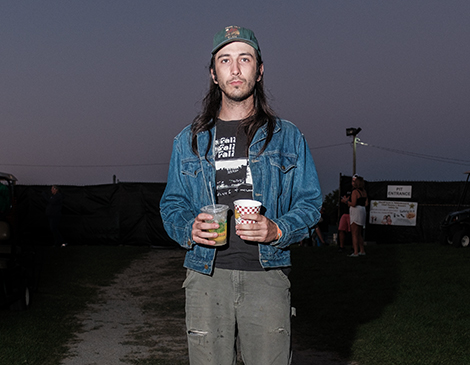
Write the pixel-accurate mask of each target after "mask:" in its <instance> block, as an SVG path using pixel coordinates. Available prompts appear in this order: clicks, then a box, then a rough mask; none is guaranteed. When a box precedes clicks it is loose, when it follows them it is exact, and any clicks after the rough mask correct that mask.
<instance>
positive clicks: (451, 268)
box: [0, 244, 470, 365]
mask: <svg viewBox="0 0 470 365" xmlns="http://www.w3.org/2000/svg"><path fill="white" fill-rule="evenodd" d="M148 250H149V248H145V247H126V246H118V247H111V246H100V247H96V246H78V247H74V246H72V247H67V248H66V249H59V248H44V249H43V250H42V252H40V255H39V256H41V257H42V275H41V279H40V282H39V291H38V292H37V293H36V296H35V297H34V302H33V305H32V308H31V309H30V310H28V311H25V312H10V311H8V310H5V309H3V310H1V311H0V349H1V350H0V364H2V365H3V364H8V365H16V364H30V365H44V364H47V365H49V364H51V365H52V364H59V362H60V359H61V358H62V356H63V354H64V351H65V344H66V343H67V341H68V340H69V339H71V338H72V335H73V333H74V332H75V331H76V330H77V329H78V328H79V327H78V326H79V324H78V323H76V320H75V318H74V315H75V314H76V313H79V312H80V311H82V310H83V309H84V308H85V306H86V303H87V302H90V301H96V300H97V289H98V288H99V287H100V286H105V285H109V284H110V283H111V282H112V279H113V277H114V274H115V273H116V272H121V271H122V270H123V269H124V268H126V267H127V266H128V265H129V263H130V262H131V261H132V260H133V259H135V258H138V257H139V256H140V255H142V254H144V253H145V252H147V251H148ZM292 258H293V270H292V273H291V281H292V304H293V306H295V307H296V308H297V316H296V317H295V318H294V319H293V331H294V336H295V337H296V339H297V340H299V341H300V342H301V345H302V346H303V347H304V348H310V349H311V348H314V349H317V350H322V351H333V352H336V353H338V354H340V355H341V356H342V357H344V358H347V359H350V360H356V361H358V362H359V363H360V364H361V365H369V364H370V365H377V364H379V365H387V364H426V365H427V364H469V363H470V346H469V343H470V310H469V308H468V307H469V303H470V290H469V289H470V278H469V263H470V249H455V248H453V247H449V246H440V245H437V244H406V245H401V244H396V245H375V246H369V247H368V248H367V256H365V257H358V258H350V257H347V256H346V254H345V253H340V252H338V251H337V249H336V248H335V247H293V249H292Z"/></svg>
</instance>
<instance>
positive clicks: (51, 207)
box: [42, 185, 67, 247]
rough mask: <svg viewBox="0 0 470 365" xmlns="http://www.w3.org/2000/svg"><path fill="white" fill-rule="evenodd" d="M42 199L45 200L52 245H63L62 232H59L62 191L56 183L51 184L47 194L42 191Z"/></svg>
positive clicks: (64, 244)
mask: <svg viewBox="0 0 470 365" xmlns="http://www.w3.org/2000/svg"><path fill="white" fill-rule="evenodd" d="M42 195H43V197H44V199H46V200H47V206H46V216H47V219H48V221H49V227H50V229H51V232H52V235H53V237H54V246H58V247H60V246H61V247H65V246H67V243H65V242H64V239H63V237H62V234H61V233H60V220H61V216H62V201H63V198H62V193H61V192H60V191H59V187H58V186H57V185H52V187H51V192H50V193H49V194H48V193H46V192H43V194H42Z"/></svg>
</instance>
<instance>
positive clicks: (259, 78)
mask: <svg viewBox="0 0 470 365" xmlns="http://www.w3.org/2000/svg"><path fill="white" fill-rule="evenodd" d="M263 74H264V64H263V63H262V64H261V66H259V76H258V79H257V80H256V81H257V82H259V81H261V79H262V78H263Z"/></svg>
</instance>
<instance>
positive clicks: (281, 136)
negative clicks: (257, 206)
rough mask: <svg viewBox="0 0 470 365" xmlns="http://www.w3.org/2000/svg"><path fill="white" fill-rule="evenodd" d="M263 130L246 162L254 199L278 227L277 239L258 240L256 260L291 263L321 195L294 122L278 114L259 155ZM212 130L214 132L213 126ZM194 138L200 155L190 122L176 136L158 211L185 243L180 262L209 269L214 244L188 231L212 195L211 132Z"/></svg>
mask: <svg viewBox="0 0 470 365" xmlns="http://www.w3.org/2000/svg"><path fill="white" fill-rule="evenodd" d="M266 135H267V131H266V126H264V127H262V128H260V129H259V130H258V131H257V132H256V134H255V137H254V138H253V141H252V143H251V145H250V147H249V160H248V163H249V166H250V169H251V174H252V178H253V199H254V200H258V201H260V202H261V203H262V204H263V207H264V215H265V216H266V217H267V218H269V219H271V220H272V221H273V222H275V223H276V224H277V225H278V227H279V228H280V229H281V231H282V237H281V238H280V239H279V240H277V241H274V242H270V243H260V244H258V247H259V260H260V263H261V265H262V267H263V268H265V269H269V268H282V267H288V266H290V264H291V263H290V251H289V245H290V244H292V243H296V242H300V241H301V240H302V239H304V238H306V237H308V235H309V233H310V231H311V229H313V226H314V225H315V224H316V223H317V222H318V220H319V219H320V207H321V205H322V197H321V191H320V184H319V182H318V176H317V172H316V169H315V164H314V162H313V159H312V156H311V154H310V150H309V148H308V145H307V141H306V140H305V138H304V136H303V135H302V134H301V133H300V131H299V130H298V129H297V127H296V126H295V125H293V124H292V123H290V122H288V121H285V120H281V119H278V120H277V123H276V127H275V130H274V134H273V137H272V139H271V141H270V143H269V144H268V146H267V147H266V149H265V150H264V152H263V153H262V154H261V155H259V151H260V149H261V148H262V146H263V145H264V141H265V138H266ZM212 136H213V138H215V127H214V128H213V129H212ZM197 138H198V152H199V156H196V155H195V154H194V153H193V151H192V149H191V129H190V126H188V127H186V128H185V129H183V131H182V132H181V133H180V134H179V135H178V136H176V137H175V139H174V143H173V152H172V156H171V161H170V168H169V172H168V180H167V186H166V189H165V192H164V193H163V196H162V198H161V201H160V212H161V217H162V220H163V225H164V227H165V230H166V231H167V233H168V235H169V236H170V237H171V238H172V239H173V240H175V241H176V242H178V243H179V244H180V245H181V246H182V247H184V248H186V249H187V253H186V258H185V261H184V266H185V267H186V268H189V269H192V270H195V271H198V272H201V273H203V274H211V273H212V270H213V266H214V259H215V252H216V249H215V248H212V247H208V246H203V245H198V244H196V243H195V242H194V241H193V240H192V236H191V231H192V226H193V223H194V220H195V217H196V216H197V215H198V214H199V213H200V209H201V207H203V206H205V205H209V204H211V202H212V198H211V190H212V194H213V196H216V192H215V173H216V171H215V160H214V149H213V148H211V150H210V152H209V154H208V156H207V158H208V160H209V161H207V160H206V158H205V152H206V149H207V144H208V142H209V138H210V137H209V133H208V132H202V133H200V134H198V136H197ZM212 147H213V143H212ZM262 211H263V210H262Z"/></svg>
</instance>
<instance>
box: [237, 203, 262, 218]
mask: <svg viewBox="0 0 470 365" xmlns="http://www.w3.org/2000/svg"><path fill="white" fill-rule="evenodd" d="M233 205H234V206H235V223H236V224H253V223H256V222H255V221H254V220H251V219H242V218H240V216H241V215H245V214H257V213H259V212H260V209H261V202H259V201H257V200H251V199H239V200H235V201H234V202H233Z"/></svg>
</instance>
